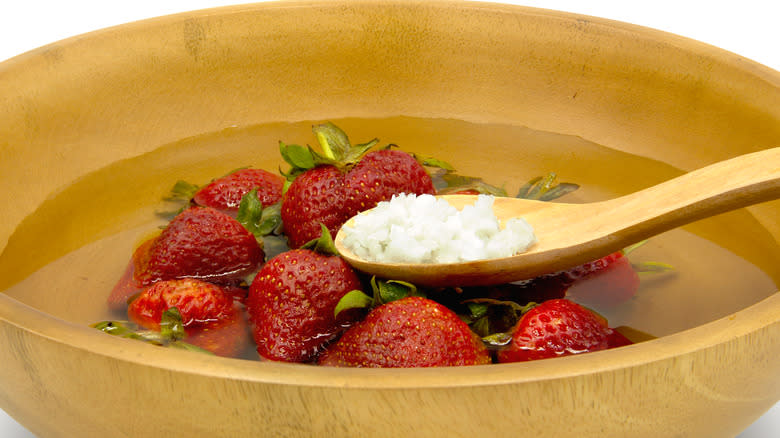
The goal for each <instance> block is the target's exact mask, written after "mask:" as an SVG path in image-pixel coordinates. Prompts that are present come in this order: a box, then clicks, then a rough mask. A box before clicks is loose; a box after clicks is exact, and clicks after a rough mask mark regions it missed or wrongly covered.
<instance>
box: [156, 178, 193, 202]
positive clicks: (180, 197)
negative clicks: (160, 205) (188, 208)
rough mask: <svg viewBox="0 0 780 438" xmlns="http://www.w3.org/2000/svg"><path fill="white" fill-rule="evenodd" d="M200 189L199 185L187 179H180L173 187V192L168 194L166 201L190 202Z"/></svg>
mask: <svg viewBox="0 0 780 438" xmlns="http://www.w3.org/2000/svg"><path fill="white" fill-rule="evenodd" d="M199 189H200V187H199V186H197V185H195V184H192V183H189V182H187V181H183V180H178V181H176V183H175V184H174V185H173V187H171V192H170V194H168V196H167V197H166V198H164V199H165V200H166V201H187V202H189V201H190V199H192V197H193V196H195V193H196V192H197V191H198V190H199Z"/></svg>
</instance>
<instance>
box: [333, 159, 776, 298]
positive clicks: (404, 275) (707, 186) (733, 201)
mask: <svg viewBox="0 0 780 438" xmlns="http://www.w3.org/2000/svg"><path fill="white" fill-rule="evenodd" d="M442 197H443V198H444V199H446V200H447V201H448V202H449V203H450V204H452V205H454V206H455V207H457V208H462V207H463V206H464V205H467V204H472V203H474V201H475V200H476V196H474V195H445V196H442ZM778 197H780V147H775V148H772V149H766V150H763V151H760V152H755V153H751V154H746V155H742V156H739V157H736V158H733V159H730V160H726V161H722V162H719V163H715V164H712V165H709V166H707V167H704V168H701V169H698V170H695V171H693V172H690V173H687V174H685V175H682V176H679V177H677V178H673V179H671V180H668V181H666V182H663V183H661V184H658V185H656V186H653V187H649V188H647V189H644V190H640V191H638V192H635V193H632V194H629V195H626V196H621V197H619V198H614V199H611V200H608V201H601V202H593V203H587V204H563V203H554V202H541V201H532V200H527V199H517V198H508V197H507V198H503V197H497V198H496V200H495V203H494V204H493V210H494V211H495V213H496V216H497V217H498V218H499V219H501V220H504V219H507V218H511V217H517V216H520V217H523V218H525V219H526V220H527V221H528V222H529V223H530V224H531V225H532V226H533V228H534V233H535V234H536V237H537V239H538V242H537V243H536V244H535V245H534V246H532V247H531V248H530V249H529V250H528V251H526V252H524V253H520V254H517V255H514V256H511V257H504V258H498V259H489V260H478V261H471V262H462V263H444V264H413V263H378V262H372V261H367V260H361V259H359V258H357V257H356V256H355V254H354V253H352V252H351V251H350V250H349V249H347V248H346V247H344V244H343V238H344V233H343V232H339V233H338V235H337V236H336V239H335V243H336V248H337V249H338V250H339V252H340V253H341V255H342V256H343V257H344V259H346V261H347V262H348V263H349V264H350V265H352V266H353V267H355V268H356V269H358V270H360V271H363V272H366V273H369V274H374V275H376V276H378V277H381V278H388V279H395V280H405V281H409V282H412V283H414V284H418V285H427V286H473V285H488V284H500V283H508V282H512V281H517V280H524V279H528V278H533V277H536V276H539V275H542V274H547V273H551V272H557V271H561V270H564V269H568V268H571V267H574V266H577V265H579V264H582V263H585V262H588V261H591V260H595V259H597V258H599V257H602V256H604V255H607V254H609V253H611V252H614V251H618V250H620V249H622V248H625V247H626V246H628V245H630V244H632V243H636V242H639V241H641V240H643V239H646V238H648V237H651V236H653V235H656V234H659V233H661V232H663V231H667V230H670V229H672V228H675V227H678V226H681V225H684V224H687V223H690V222H693V221H696V220H699V219H702V218H705V217H708V216H713V215H716V214H719V213H723V212H726V211H730V210H734V209H737V208H740V207H745V206H748V205H752V204H757V203H760V202H764V201H769V200H773V199H777V198H778ZM342 229H343V227H342Z"/></svg>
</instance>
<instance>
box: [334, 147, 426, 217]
mask: <svg viewBox="0 0 780 438" xmlns="http://www.w3.org/2000/svg"><path fill="white" fill-rule="evenodd" d="M345 185H346V189H347V203H346V206H345V208H346V210H347V217H348V218H349V217H352V216H354V215H356V214H358V213H359V212H361V211H364V210H368V209H369V208H374V207H375V206H376V204H378V203H379V202H381V201H387V200H389V199H390V198H392V197H393V195H396V194H399V193H415V194H418V195H420V194H434V193H435V190H434V188H433V181H432V180H431V176H430V175H428V172H426V171H425V168H423V167H422V165H420V163H418V162H417V160H416V159H415V158H414V157H412V156H411V155H409V154H407V153H406V152H403V151H400V150H397V149H382V150H378V151H373V152H370V153H368V154H366V156H365V157H363V158H362V159H361V160H360V161H359V162H358V163H357V165H355V167H353V168H352V169H351V170H350V171H349V172H347V174H346V180H345Z"/></svg>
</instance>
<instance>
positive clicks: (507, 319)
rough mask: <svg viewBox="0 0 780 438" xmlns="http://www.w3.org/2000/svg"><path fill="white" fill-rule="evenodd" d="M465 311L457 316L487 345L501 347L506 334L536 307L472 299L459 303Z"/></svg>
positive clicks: (527, 304) (511, 302) (534, 305)
mask: <svg viewBox="0 0 780 438" xmlns="http://www.w3.org/2000/svg"><path fill="white" fill-rule="evenodd" d="M461 304H464V305H465V306H466V311H465V312H461V313H459V314H458V316H459V317H460V318H461V320H463V322H465V323H466V324H468V325H469V327H470V328H471V330H472V331H473V332H474V333H476V334H477V335H478V336H480V337H481V338H482V340H483V341H484V342H485V343H486V344H488V345H493V346H497V345H501V343H502V342H504V341H502V339H503V340H505V338H506V336H507V335H506V334H507V333H508V332H509V330H510V329H511V328H512V327H513V326H514V325H515V324H516V323H517V321H518V320H519V319H520V317H521V316H523V315H524V314H525V313H527V312H528V311H529V310H531V309H533V308H534V307H536V306H537V305H538V303H536V302H534V301H531V302H528V303H526V304H520V303H518V302H516V301H512V300H497V299H493V298H472V299H468V300H464V301H462V302H461Z"/></svg>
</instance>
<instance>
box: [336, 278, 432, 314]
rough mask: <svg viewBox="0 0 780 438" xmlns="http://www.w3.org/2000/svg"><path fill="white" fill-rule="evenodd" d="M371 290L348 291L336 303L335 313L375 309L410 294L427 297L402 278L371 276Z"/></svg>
mask: <svg viewBox="0 0 780 438" xmlns="http://www.w3.org/2000/svg"><path fill="white" fill-rule="evenodd" d="M371 290H372V294H371V295H368V294H366V293H365V292H363V291H362V290H353V291H350V292H347V293H346V294H345V295H344V296H343V297H341V299H340V300H339V302H338V303H337V304H336V308H335V309H334V311H333V313H334V315H335V316H338V315H339V313H341V312H343V311H344V310H347V309H373V308H375V307H379V306H381V305H382V304H386V303H389V302H391V301H397V300H400V299H402V298H406V297H409V296H416V297H425V293H424V292H422V291H420V290H419V289H417V286H415V285H413V284H412V283H408V282H406V281H401V280H380V279H378V278H376V276H373V277H371Z"/></svg>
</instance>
